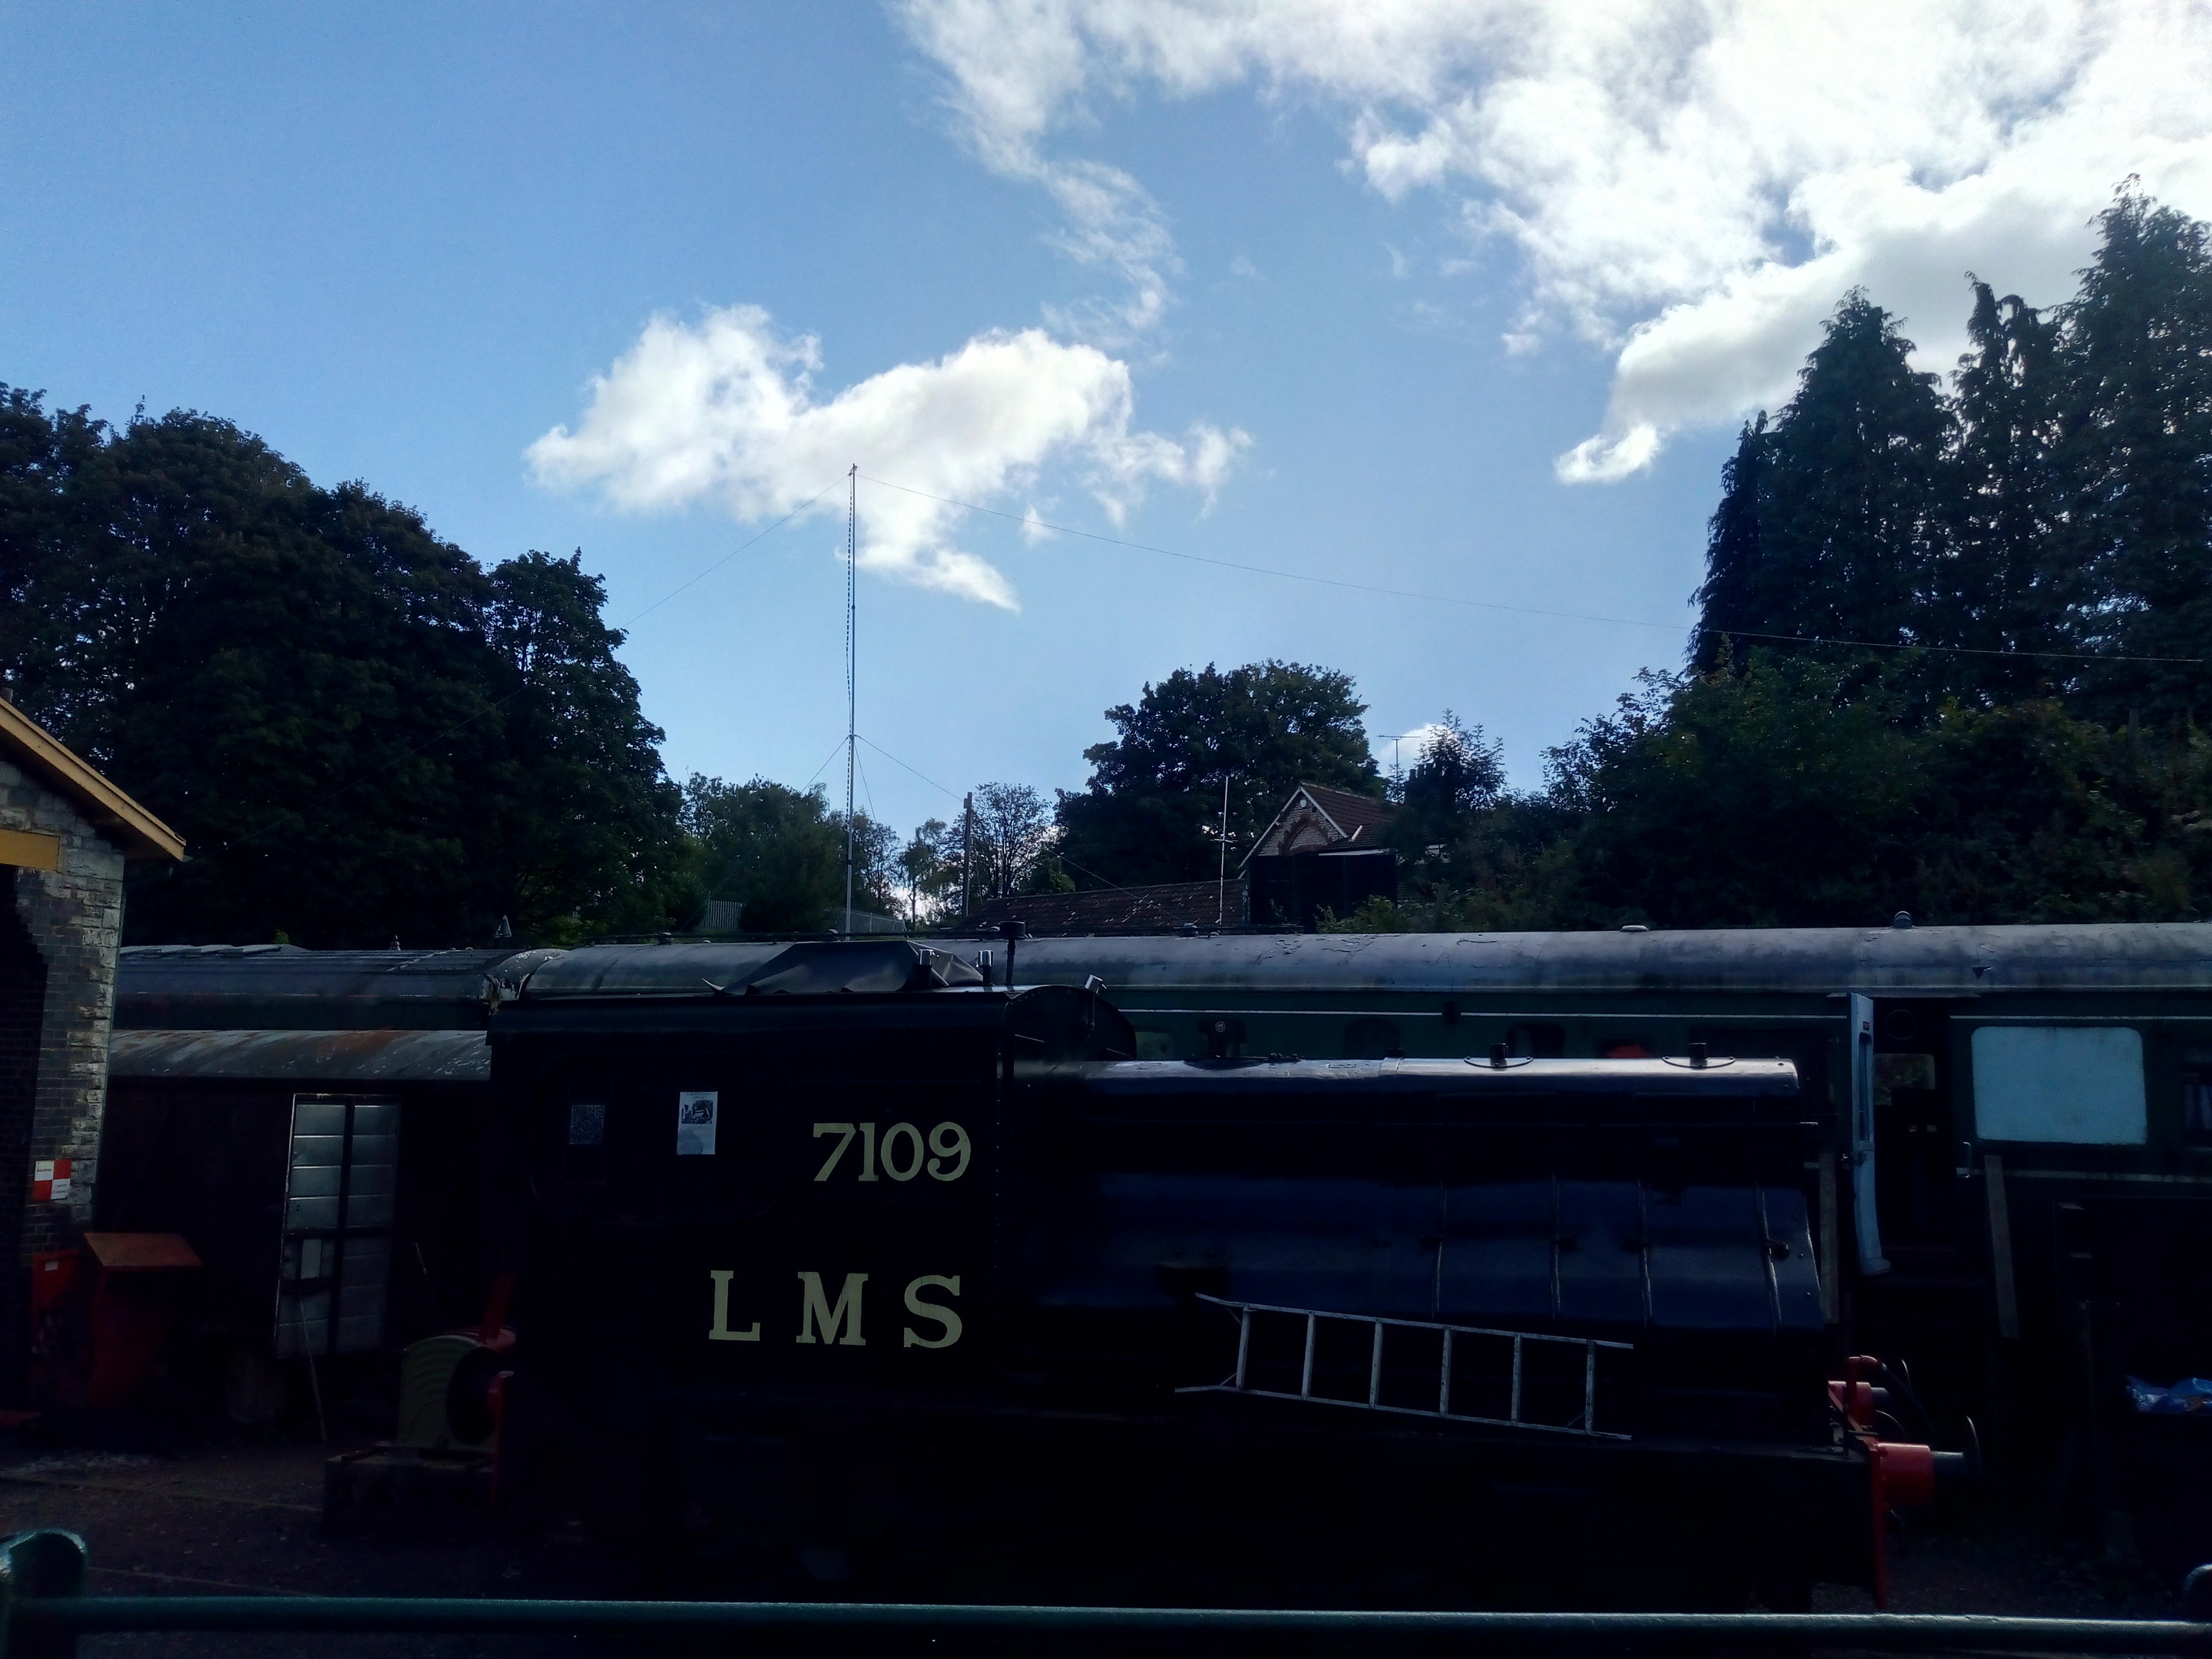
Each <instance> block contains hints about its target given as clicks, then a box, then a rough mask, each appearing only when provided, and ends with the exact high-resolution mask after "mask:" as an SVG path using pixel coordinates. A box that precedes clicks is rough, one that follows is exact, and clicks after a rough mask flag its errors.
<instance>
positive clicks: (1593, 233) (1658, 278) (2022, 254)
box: [900, 0, 2212, 481]
mask: <svg viewBox="0 0 2212 1659" xmlns="http://www.w3.org/2000/svg"><path fill="white" fill-rule="evenodd" d="M900 10H901V12H902V15H903V16H904V17H905V18H906V20H907V21H908V27H909V28H910V30H911V32H912V33H913V34H914V36H915V39H916V40H918V41H919V42H920V43H921V46H922V47H923V49H924V50H925V51H926V52H928V53H929V54H930V55H931V56H932V57H933V58H935V59H936V60H937V61H938V63H939V64H941V65H942V66H943V68H944V69H945V71H946V73H947V76H948V80H949V85H950V97H951V101H952V103H953V105H954V106H955V107H956V109H957V111H958V112H959V113H960V116H961V118H963V121H964V122H965V124H966V125H967V128H968V131H969V134H970V136H971V137H972V140H973V142H974V143H975V145H976V148H977V149H978V151H979V153H981V154H982V155H985V156H986V157H987V158H989V159H993V164H994V165H996V166H1000V167H1002V168H1003V169H1004V170H1006V171H1009V172H1018V171H1019V169H1020V167H1021V166H1036V167H1044V166H1048V165H1065V164H1048V163H1044V162H1042V161H1037V160H1036V158H1037V157H1039V156H1040V155H1042V147H1043V145H1044V144H1045V143H1046V142H1047V140H1048V138H1050V137H1052V136H1053V135H1054V133H1055V132H1056V131H1059V130H1061V129H1065V128H1068V127H1071V126H1075V125H1080V124H1081V123H1082V122H1084V121H1085V120H1086V119H1088V118H1092V117H1093V116H1095V114H1096V113H1097V110H1098V109H1099V107H1101V106H1103V105H1104V104H1106V103H1109V102H1114V101H1125V100H1131V99H1133V98H1135V97H1137V96H1139V95H1140V94H1144V93H1146V92H1152V93H1156V94H1162V95H1165V96H1169V97H1190V96H1194V95H1197V94H1204V93H1207V92H1211V91H1215V90H1218V89H1220V88H1226V87H1231V86H1236V85H1249V86H1251V87H1253V88H1256V89H1257V90H1258V91H1259V92H1260V94H1261V95H1263V96H1266V97H1268V98H1271V99H1274V100H1290V99H1304V100H1307V101H1309V102H1310V103H1312V104H1314V105H1316V106H1318V107H1320V108H1322V109H1323V110H1325V111H1326V112H1328V113H1329V114H1330V115H1331V116H1332V117H1333V118H1334V119H1336V120H1337V121H1338V122H1339V123H1340V125H1341V128H1342V130H1343V131H1344V133H1345V135H1346V143H1347V145H1348V150H1349V155H1348V161H1349V164H1350V165H1351V167H1352V169H1353V170H1354V171H1355V172H1356V173H1358V175H1359V176H1361V177H1362V178H1364V179H1365V181H1366V182H1367V184H1368V185H1370V187H1371V188H1373V189H1374V190H1376V191H1377V192H1379V193H1381V194H1382V195H1383V196H1385V197H1389V198H1390V199H1392V200H1406V199H1409V198H1412V197H1415V196H1417V195H1419V194H1421V193H1426V194H1428V195H1429V196H1431V197H1441V198H1443V204H1444V205H1445V207H1446V210H1447V211H1448V212H1449V215H1450V216H1451V217H1452V219H1453V220H1454V222H1455V223H1456V225H1457V226H1458V227H1459V228H1461V229H1462V232H1463V233H1464V234H1466V235H1467V236H1468V238H1469V239H1471V240H1476V241H1503V242H1504V243H1506V244H1509V245H1510V246H1513V247H1514V248H1516V249H1517V250H1518V252H1519V253H1520V255H1521V256H1522V272H1523V283H1524V288H1523V295H1522V308H1521V312H1520V314H1519V315H1518V316H1517V317H1516V319H1514V321H1513V322H1512V324H1511V325H1510V327H1509V329H1508V331H1507V339H1508V342H1509V343H1510V344H1511V345H1512V346H1514V347H1515V348H1516V349H1534V347H1537V346H1539V345H1541V343H1543V342H1544V341H1545V340H1547V339H1549V338H1553V337H1558V336H1559V335H1561V334H1566V335H1570V336H1572V337H1578V338H1580V339H1583V340H1584V341H1586V342H1591V343H1597V344H1598V345H1600V346H1601V347H1602V348H1603V349H1606V350H1607V351H1608V352H1610V353H1612V354H1613V356H1614V378H1613V390H1612V395H1611V399H1610V405H1609V408H1608V410H1607V416H1606V420H1605V423H1604V427H1603V429H1602V430H1601V431H1600V432H1599V433H1597V434H1595V435H1593V436H1592V437H1591V438H1590V439H1589V440H1588V441H1585V442H1584V443H1582V444H1580V445H1577V447H1575V448H1573V449H1572V450H1571V451H1570V452H1569V453H1567V454H1566V455H1564V456H1562V457H1561V458H1560V460H1559V474H1560V476H1561V477H1564V478H1567V479H1570V480H1574V481H1583V480H1601V479H1610V478H1618V477H1626V476H1627V475H1628V474H1629V473H1631V472H1633V471H1638V470H1639V469H1640V468H1642V467H1644V466H1645V465H1649V464H1650V461H1651V459H1653V458H1654V457H1655V456H1656V455H1657V454H1658V453H1659V451H1660V449H1661V447H1662V445H1663V443H1664V441H1665V438H1666V435H1668V433H1669V432H1672V431H1674V430H1677V429H1679V428H1683V427H1685V426H1689V425H1696V424H1703V423H1708V422H1715V421H1724V420H1729V419H1733V418H1735V417H1736V416H1740V415H1741V414H1742V413H1743V412H1744V411H1745V410H1747V409H1748V408H1749V407H1751V406H1752V405H1753V404H1758V403H1761V402H1765V403H1770V404H1771V403H1772V402H1775V401H1778V399H1780V398H1784V397H1786V396H1787V395H1788V392H1789V387H1790V377H1791V375H1792V374H1794V373H1795V371H1796V368H1797V366H1798V364H1799V363H1800V362H1802V359H1803V356H1804V354H1805V352H1806V351H1807V350H1808V349H1809V348H1810V346H1811V345H1812V344H1813V343H1814V341H1815V340H1816V338H1817V337H1818V330H1819V324H1820V319H1821V318H1822V317H1824V316H1825V315H1826V313H1828V312H1829V311H1830V310H1832V307H1834V305H1835V302H1836V301H1837V300H1838V298H1839V297H1840V296H1841V295H1842V294H1843V292H1844V289H1847V288H1849V287H1850V286H1852V285H1853V284H1855V283H1859V284H1864V285H1865V286H1866V287H1867V288H1868V289H1869V292H1870V293H1871V294H1872V295H1873V296H1874V298H1875V300H1876V301H1879V302H1880V303H1881V304H1884V305H1886V306H1887V307H1890V308H1891V309H1892V310H1894V311H1898V312H1899V313H1904V314H1905V317H1906V318H1907V320H1908V325H1909V327H1910V329H1911V331H1912V332H1913V333H1914V335H1915V337H1917V339H1918V340H1919V341H1920V343H1921V344H1922V347H1923V352H1922V358H1923V366H1926V367H1932V368H1948V366H1949V363H1950V361H1951V359H1952V357H1953V356H1954V355H1955V353H1956V352H1957V351H1958V349H1960V344H1961V335H1962V332H1963V323H1964V318H1965V314H1966V293H1965V289H1964V286H1963V283H1962V282H1961V275H1962V273H1963V272H1964V271H1965V270H1967V269H1969V268H1971V269H1972V270H1976V271H1978V272H1979V273H1980V274H1982V275H1983V276H1986V277H1988V278H1990V280H1991V281H1993V282H1995V283H1998V284H1999V285H2000V289H2001V291H2011V292H2017V293H2020V294H2021V295H2024V296H2025V297H2027V299H2028V300H2029V301H2031V303H2049V302H2051V301H2056V300H2058V299H2061V298H2063V297H2064V296H2065V295H2067V294H2068V293H2069V291H2070V289H2071V287H2072V272H2073V271H2074V270H2075V269H2077V268H2078V267H2079V266H2081V264H2084V263H2085V262H2086V260H2087V257H2088V255H2089V252H2090V250H2091V247H2092V245H2093V238H2092V234H2091V233H2090V231H2089V230H2088V229H2087V225H2086V222H2087V219H2088V218H2089V216H2091V215H2092V214H2093V213H2094V212H2095V211H2096V210H2098V209H2099V208H2100V207H2101V206H2102V205H2103V204H2105V202H2106V200H2107V199H2108V198H2109V195H2110V192H2111V191H2112V187H2113V185H2115V184H2117V183H2118V181H2119V180H2120V179H2123V178H2124V177H2125V176H2127V175H2128V174H2130V173H2136V174H2140V175H2141V176H2142V179H2143V181H2144V184H2145V185H2146V187H2147V188H2148V189H2149V190H2150V191H2153V192H2154V193H2155V194H2157V195H2160V196H2161V197H2164V198H2165V199H2166V200H2167V201H2170V202H2172V204H2174V205H2176V206H2179V207H2180V208H2182V209H2184V210H2186V211H2189V212H2191V213H2194V214H2197V215H2200V216H2202V215H2205V214H2208V213H2212V99H2208V98H2207V97H2205V95H2204V88H2205V87H2206V86H2208V85H2212V9H2208V8H2207V7H2206V6H2204V5H2203V3H2201V0H2130V3H2109V0H2108V3H2095V0H2020V3H2017V4H2015V5H2012V6H2008V7H1991V6H1989V5H1987V4H1986V3H1981V0H1852V3H1848V4H1846V3H1831V4H1828V5H1825V6H1816V5H1813V4H1798V5H1776V4H1773V3H1771V0H1592V3H1588V4H1579V5H1563V4H1559V3H1557V0H1365V3H1363V4H1360V5H1357V6H1349V5H1344V4H1341V3H1338V0H1115V3H1112V4H1099V3H1095V0H1091V3H1086V0H902V3H901V5H900ZM1118 176H1121V177H1126V175H1118ZM1139 190H1140V187H1139V186H1137V185H1135V183H1134V181H1133V180H1132V181H1129V191H1131V192H1138V191H1139ZM1130 199H1136V197H1135V195H1134V194H1132V195H1131V197H1130ZM1146 199H1148V198H1146ZM1149 222H1151V223H1152V224H1153V225H1154V226H1155V227H1158V226H1159V225H1160V221H1159V219H1158V215H1157V210H1155V211H1154V214H1153V216H1152V219H1151V220H1150V221H1149ZM1163 234H1164V232H1163ZM1163 246H1164V245H1163ZM1150 268H1151V269H1152V270H1155V271H1164V270H1167V269H1169V267H1168V266H1167V265H1166V264H1165V263H1164V261H1163V260H1161V259H1159V258H1153V260H1152V265H1151V267H1150Z"/></svg>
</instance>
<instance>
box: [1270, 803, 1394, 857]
mask: <svg viewBox="0 0 2212 1659" xmlns="http://www.w3.org/2000/svg"><path fill="white" fill-rule="evenodd" d="M1397 810H1398V809H1397V808H1396V807H1395V806H1394V805H1391V804H1390V803H1389V801H1387V800H1384V799H1382V798H1381V797H1380V796H1377V795H1356V794H1354V793H1352V791H1351V790H1349V789H1328V788H1324V787H1322V785H1320V784H1318V783H1302V784H1300V785H1299V786H1298V787H1297V788H1295V789H1293V790H1292V791H1291V798H1290V799H1288V800H1286V801H1285V802H1284V803H1283V805H1282V810H1281V811H1279V812H1277V813H1276V814H1275V816H1274V817H1273V820H1272V821H1270V822H1269V823H1268V825H1267V828H1266V829H1263V830H1261V832H1260V838H1259V839H1258V840H1257V841H1255V842H1253V843H1252V850H1251V852H1250V853H1249V854H1246V855H1245V860H1244V861H1245V862H1246V863H1247V864H1248V865H1249V863H1250V862H1251V861H1252V860H1254V859H1255V858H1284V857H1287V856H1289V855H1290V854H1296V853H1322V852H1338V851H1344V850H1346V849H1349V848H1352V846H1353V845H1355V844H1357V845H1358V847H1359V848H1360V850H1361V851H1363V852H1364V851H1365V850H1366V849H1367V848H1370V847H1372V846H1373V845H1374V844H1375V835H1376V831H1378V830H1379V829H1382V828H1383V825H1384V824H1386V823H1389V821H1390V818H1391V817H1392V815H1393V814H1394V813H1395V812H1396V811H1397Z"/></svg>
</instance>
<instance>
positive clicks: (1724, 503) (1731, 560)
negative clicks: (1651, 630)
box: [1690, 409, 1774, 670]
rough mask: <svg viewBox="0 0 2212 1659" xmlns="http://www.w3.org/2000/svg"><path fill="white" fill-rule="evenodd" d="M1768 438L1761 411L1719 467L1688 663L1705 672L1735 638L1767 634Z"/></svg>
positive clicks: (1770, 438)
mask: <svg viewBox="0 0 2212 1659" xmlns="http://www.w3.org/2000/svg"><path fill="white" fill-rule="evenodd" d="M1773 445H1774V440H1773V437H1772V435H1771V434H1770V433H1769V432H1768V431H1767V429H1766V411H1765V410H1763V409H1762V410H1759V417H1758V419H1756V420H1754V421H1749V422H1745V424H1744V428H1743V430H1742V431H1741V432H1740V433H1738V434H1737V435H1736V442H1735V454H1733V455H1731V456H1730V457H1729V459H1727V460H1726V461H1725V462H1723V464H1722V466H1721V504H1720V505H1719V506H1718V507H1716V508H1714V509H1713V516H1712V518H1711V520H1708V521H1707V524H1706V530H1705V585H1704V586H1702V587H1700V588H1699V590H1698V592H1697V593H1696V595H1695V598H1694V601H1693V602H1694V603H1696V604H1698V605H1701V606H1703V607H1704V614H1703V616H1702V617H1700V619H1699V628H1698V633H1697V635H1696V638H1695V640H1694V641H1693V642H1692V646H1691V648H1690V655H1691V659H1692V662H1694V663H1695V665H1697V666H1698V667H1699V668H1700V669H1705V670H1710V669H1711V668H1712V667H1713V666H1714V665H1715V664H1717V663H1718V662H1719V661H1720V660H1721V659H1722V657H1723V655H1724V654H1725V653H1727V652H1728V649H1729V639H1730V637H1731V636H1732V635H1736V634H1739V633H1746V632H1749V633H1761V632H1772V631H1774V630H1772V629H1769V628H1766V627H1765V626H1764V624H1765V623H1767V622H1769V621H1770V620H1771V617H1770V616H1769V612H1770V611H1771V596H1770V595H1769V593H1768V592H1767V589H1768V587H1769V586H1770V584H1769V581H1768V579H1767V573H1766V562H1765V555H1766V543H1765V537H1764V536H1763V535H1762V534H1761V533H1760V530H1759V525H1760V522H1761V520H1763V519H1765V517H1766V516H1768V515H1769V514H1770V513H1771V512H1772V511H1773V508H1772V507H1771V505H1770V504H1769V503H1768V502H1767V501H1766V500H1765V494H1766V473H1767V465H1768V459H1769V457H1768V452H1769V451H1770V450H1771V448H1772V447H1773Z"/></svg>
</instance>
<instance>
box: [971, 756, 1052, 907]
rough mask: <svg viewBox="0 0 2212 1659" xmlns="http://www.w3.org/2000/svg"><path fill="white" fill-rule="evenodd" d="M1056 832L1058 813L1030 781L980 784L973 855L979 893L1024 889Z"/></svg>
mask: <svg viewBox="0 0 2212 1659" xmlns="http://www.w3.org/2000/svg"><path fill="white" fill-rule="evenodd" d="M1053 835H1054V829H1053V821H1052V815H1051V813H1050V812H1048V811H1047V810H1046V809H1045V804H1044V797H1043V796H1042V795H1040V794H1038V793H1037V792H1036V790H1034V789H1032V788H1030V787H1029V785H1027V784H1025V783H986V784H980V785H978V786H977V787H976V789H975V851H974V854H973V856H974V860H975V871H974V880H975V896H976V897H977V898H979V899H981V898H1004V897H1006V896H1008V895H1009V894H1012V893H1018V892H1021V891H1023V890H1024V885H1023V884H1024V883H1025V882H1027V881H1028V879H1029V878H1030V872H1031V871H1032V870H1033V869H1034V868H1035V867H1036V863H1037V860H1038V859H1039V857H1040V856H1041V855H1042V854H1043V853H1044V851H1045V849H1046V848H1048V846H1050V845H1051V843H1052V840H1053ZM1048 890H1049V889H1048Z"/></svg>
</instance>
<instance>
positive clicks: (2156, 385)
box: [2055, 187, 2212, 720]
mask: <svg viewBox="0 0 2212 1659" xmlns="http://www.w3.org/2000/svg"><path fill="white" fill-rule="evenodd" d="M2098 225H2099V228H2100V232H2101V233H2102V238H2101V241H2100V245H2099V247H2098V250H2097V254H2096V258H2095V259H2094V261H2093V263H2092V264H2090V266H2089V268H2088V269H2087V270H2085V271H2083V272H2082V273H2081V290H2080V292H2079V294H2078V295H2077V296H2076V297H2075V299H2074V300H2073V301H2071V302H2070V303H2069V304H2068V305H2066V306H2064V307H2062V310H2061V315H2062V319H2063V328H2064V335H2063V345H2062V348H2061V351H2060V356H2061V368H2060V372H2061V374H2063V378H2064V381H2065V385H2064V387H2063V392H2062V394H2061V395H2062V398H2063V410H2062V413H2061V417H2060V422H2059V427H2060V430H2059V435H2058V439H2057V453H2056V457H2055V465H2056V467H2057V471H2058V473H2059V474H2060V477H2061V483H2062V488H2063V491H2064V505H2065V513H2066V518H2065V526H2064V530H2063V535H2062V538H2061V544H2062V552H2063V557H2064V559H2065V560H2066V562H2067V563H2068V564H2069V566H2070V567H2071V568H2075V569H2077V570H2079V571H2081V573H2083V577H2084V589H2083V591H2082V592H2080V594H2079V595H2078V596H2077V599H2076V615H2077V617H2078V625H2079V629H2080V637H2081V641H2082V644H2081V648H2082V649H2084V650H2087V651H2094V652H2103V653H2118V654H2124V655H2130V656H2136V657H2168V658H2173V657H2188V658H2200V659H2205V658H2212V233H2208V229H2207V227H2206V226H2204V225H2203V223H2201V222H2197V221H2196V220H2192V219H2191V218H2188V217H2187V216H2185V215H2183V214H2180V213H2178V212H2176V211H2174V210H2172V209H2171V208H2164V207H2160V206H2159V205H2157V204H2155V203H2154V202H2153V201H2151V200H2150V199H2149V198H2148V197H2145V196H2143V195H2142V194H2141V193H2140V192H2139V191H2136V190H2135V189H2134V188H2132V187H2129V188H2125V189H2124V190H2123V191H2121V193H2120V194H2119V196H2118V199H2116V200H2115V201H2114V202H2113V204H2112V206H2111V207H2109V208H2107V209H2106V210H2105V212H2104V213H2103V214H2102V215H2101V216H2100V217H2099V220H2098ZM2208 684H2212V681H2208V678H2207V676H2206V673H2205V671H2204V667H2203V664H2202V663H2201V662H2198V663H2182V662H2167V663H2148V662H2137V663H2112V664H2109V665H2084V667H2083V670H2082V672H2081V696H2082V697H2083V699H2084V702H2083V706H2084V707H2085V708H2088V709H2089V710H2091V711H2093V712H2094V713H2095V714H2098V715H2099V717H2100V718H2102V719H2105V720H2121V719H2125V718H2127V716H2128V715H2129V714H2130V711H2133V712H2135V713H2137V714H2140V715H2141V716H2142V717H2143V718H2147V719H2157V720H2166V719H2170V718H2174V717H2179V716H2188V717H2191V718H2194V719H2197V720H2203V719H2205V718H2206V717H2207V716H2209V715H2212V692H2208V691H2207V690H2206V687H2207V685H2208Z"/></svg>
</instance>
